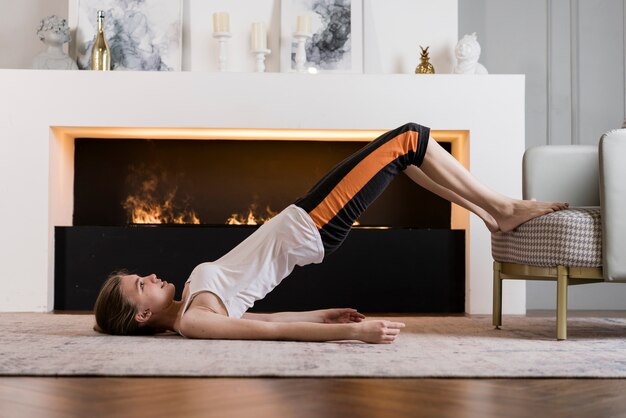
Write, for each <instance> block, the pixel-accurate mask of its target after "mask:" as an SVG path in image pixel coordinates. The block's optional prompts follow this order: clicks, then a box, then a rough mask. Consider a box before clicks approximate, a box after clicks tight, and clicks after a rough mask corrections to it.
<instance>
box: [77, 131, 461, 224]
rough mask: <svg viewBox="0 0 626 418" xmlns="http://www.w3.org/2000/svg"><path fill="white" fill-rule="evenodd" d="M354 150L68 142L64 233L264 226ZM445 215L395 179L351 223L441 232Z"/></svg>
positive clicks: (299, 144)
mask: <svg viewBox="0 0 626 418" xmlns="http://www.w3.org/2000/svg"><path fill="white" fill-rule="evenodd" d="M363 145H364V143H363V142H354V141H351V142H345V141H344V142H335V141H333V142H320V141H276V140H274V141H271V140H263V141H251V140H247V141H245V140H243V141H242V140H239V141H232V140H212V141H192V140H156V141H155V140H145V139H144V140H132V141H131V140H126V139H93V138H77V139H76V142H75V158H74V167H75V171H74V173H75V174H74V213H73V225H74V226H123V225H129V224H172V223H178V224H201V225H223V224H226V223H228V221H231V222H233V221H234V222H237V221H239V222H240V221H241V220H245V219H242V218H246V217H247V214H249V213H250V214H252V216H253V217H254V218H256V219H257V220H258V218H262V219H263V218H265V219H267V218H269V217H271V216H272V214H275V213H276V212H278V211H279V210H281V209H282V208H284V207H286V206H288V205H289V204H290V203H291V202H293V201H294V200H295V199H296V198H298V197H300V196H302V195H303V194H304V193H306V191H307V190H308V189H309V188H311V187H312V186H313V185H314V184H315V182H316V181H317V180H318V179H320V178H321V177H322V176H323V175H324V174H325V173H326V172H327V171H328V170H330V169H331V168H332V167H333V166H334V165H336V164H337V163H339V162H341V161H342V160H343V159H344V158H346V157H348V156H349V155H350V154H352V153H353V152H355V151H357V150H358V149H359V148H361V147H362V146H363ZM442 145H443V146H444V147H445V148H448V150H449V148H450V144H449V143H443V144H442ZM450 216H451V205H450V203H449V202H447V201H445V200H443V199H441V198H439V197H438V196H436V195H434V194H432V193H430V192H428V191H427V190H425V189H422V188H421V187H419V186H418V185H417V184H415V183H414V182H413V181H411V180H410V179H409V178H408V176H404V175H400V176H398V177H397V178H396V179H395V180H394V181H393V182H392V183H391V184H390V186H389V187H388V188H387V190H386V191H385V192H384V193H383V194H382V195H381V196H380V197H379V198H378V199H377V200H376V201H375V202H374V203H373V204H372V205H371V206H370V207H369V208H368V209H367V210H366V211H365V212H364V213H363V214H362V216H361V217H360V219H359V220H358V225H359V226H363V227H365V226H370V227H371V226H375V227H389V228H403V227H408V228H435V229H446V228H450ZM239 222H238V223H239ZM259 222H260V221H259Z"/></svg>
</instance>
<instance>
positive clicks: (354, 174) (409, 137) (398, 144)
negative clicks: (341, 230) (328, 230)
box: [309, 131, 419, 229]
mask: <svg viewBox="0 0 626 418" xmlns="http://www.w3.org/2000/svg"><path fill="white" fill-rule="evenodd" d="M418 140H419V134H418V133H417V132H415V131H407V132H404V133H402V134H400V135H398V136H396V137H395V138H393V139H391V140H389V141H387V142H386V143H385V144H383V145H381V146H380V147H378V148H377V149H375V150H374V151H372V153H371V154H369V155H368V156H367V157H365V158H364V159H363V160H361V161H360V162H359V163H358V164H357V165H356V166H355V167H354V168H353V169H352V170H350V172H349V173H348V174H347V175H346V176H345V177H344V178H343V179H341V181H340V182H339V183H338V184H337V185H336V186H335V188H334V189H333V190H332V191H331V192H330V193H329V194H328V195H327V196H326V197H325V198H324V200H322V202H321V203H320V204H319V205H317V207H316V208H315V209H313V210H312V211H311V212H310V213H309V215H310V216H311V219H313V222H315V225H316V226H317V228H318V229H321V228H322V227H324V225H326V224H327V223H328V222H330V220H331V219H333V218H334V217H335V216H336V215H337V213H338V212H339V211H340V210H341V209H343V207H344V206H345V205H346V204H347V203H348V202H349V201H350V200H352V198H353V197H354V196H355V195H356V194H357V193H358V192H359V191H360V190H361V189H362V188H363V187H365V185H366V184H367V183H368V182H369V181H370V180H371V179H372V178H373V177H374V176H375V175H376V174H378V172H379V171H380V170H382V169H383V168H384V167H386V166H387V165H388V164H389V163H390V162H392V161H394V160H396V159H397V158H398V157H400V156H401V155H406V154H407V153H408V152H409V151H413V152H416V151H417V144H418Z"/></svg>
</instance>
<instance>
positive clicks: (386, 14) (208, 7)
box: [0, 0, 458, 74]
mask: <svg viewBox="0 0 626 418" xmlns="http://www.w3.org/2000/svg"><path fill="white" fill-rule="evenodd" d="M70 2H72V3H71V4H72V5H74V4H76V3H75V2H73V0H0V68H18V69H19V68H30V66H31V61H32V59H33V57H34V56H35V55H37V54H38V53H39V52H41V51H43V50H44V46H43V44H42V43H41V42H40V41H39V39H38V38H37V36H36V35H35V31H36V26H37V24H38V23H39V21H40V20H41V19H42V18H43V17H45V16H48V15H50V14H57V15H59V16H61V17H65V18H68V19H69V10H70V8H69V6H68V5H69V4H70ZM457 10H458V6H457V0H438V1H436V2H433V1H429V0H364V4H363V21H364V51H363V60H364V72H366V73H384V74H390V73H394V74H397V73H412V72H413V71H414V70H415V66H416V65H417V64H418V63H419V51H420V49H419V45H422V46H424V47H425V46H430V51H431V62H432V63H433V65H434V66H435V69H436V70H437V72H438V73H442V74H445V73H450V72H451V69H452V66H453V61H452V60H453V49H454V45H455V44H456V40H457V21H458V12H457ZM215 11H227V12H229V13H230V23H231V32H232V35H233V37H232V38H231V40H230V43H229V50H230V53H229V70H230V71H233V72H250V71H253V69H254V61H253V58H252V55H251V54H250V52H249V50H250V34H249V31H250V27H251V24H252V22H256V21H260V22H265V23H266V26H267V28H268V48H269V49H271V50H272V53H271V54H270V55H269V56H268V57H267V59H266V71H268V72H278V71H280V58H279V57H280V44H279V39H280V0H210V1H207V0H183V63H182V68H183V70H185V71H217V69H218V63H217V42H216V41H215V39H213V37H212V13H213V12H215Z"/></svg>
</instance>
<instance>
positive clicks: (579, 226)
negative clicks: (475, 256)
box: [491, 129, 626, 340]
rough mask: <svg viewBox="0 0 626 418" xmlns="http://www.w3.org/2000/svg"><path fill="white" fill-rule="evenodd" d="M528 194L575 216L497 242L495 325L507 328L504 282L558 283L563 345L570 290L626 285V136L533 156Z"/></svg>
mask: <svg viewBox="0 0 626 418" xmlns="http://www.w3.org/2000/svg"><path fill="white" fill-rule="evenodd" d="M523 194H524V198H525V199H536V200H544V201H562V202H569V203H570V208H569V209H566V210H563V211H559V212H554V213H550V214H547V215H544V216H541V217H539V218H535V219H533V220H531V221H529V222H526V223H525V224H522V225H520V226H519V227H518V228H516V229H515V230H514V231H511V232H507V233H502V232H498V233H495V234H492V237H491V244H492V254H493V258H494V266H493V268H494V275H493V325H494V326H495V327H496V328H499V327H500V326H501V325H502V280H505V279H516V280H552V281H556V286H557V300H556V307H557V310H556V317H557V339H559V340H564V339H566V338H567V291H568V286H571V285H578V284H586V283H595V282H600V281H605V282H626V129H620V130H614V131H611V132H608V133H606V134H605V135H603V136H602V138H601V139H600V144H599V146H597V147H596V146H582V145H564V146H556V145H555V146H541V147H535V148H530V149H528V150H527V151H526V153H525V154H524V160H523Z"/></svg>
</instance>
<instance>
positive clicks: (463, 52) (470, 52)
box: [454, 32, 487, 74]
mask: <svg viewBox="0 0 626 418" xmlns="http://www.w3.org/2000/svg"><path fill="white" fill-rule="evenodd" d="M454 55H456V60H457V61H456V65H455V66H454V74H487V69H486V68H485V67H484V66H483V65H482V64H479V63H478V58H479V57H480V45H479V44H478V41H477V40H476V32H474V33H472V34H471V35H465V36H463V38H462V39H461V40H460V41H459V43H458V44H456V48H454Z"/></svg>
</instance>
